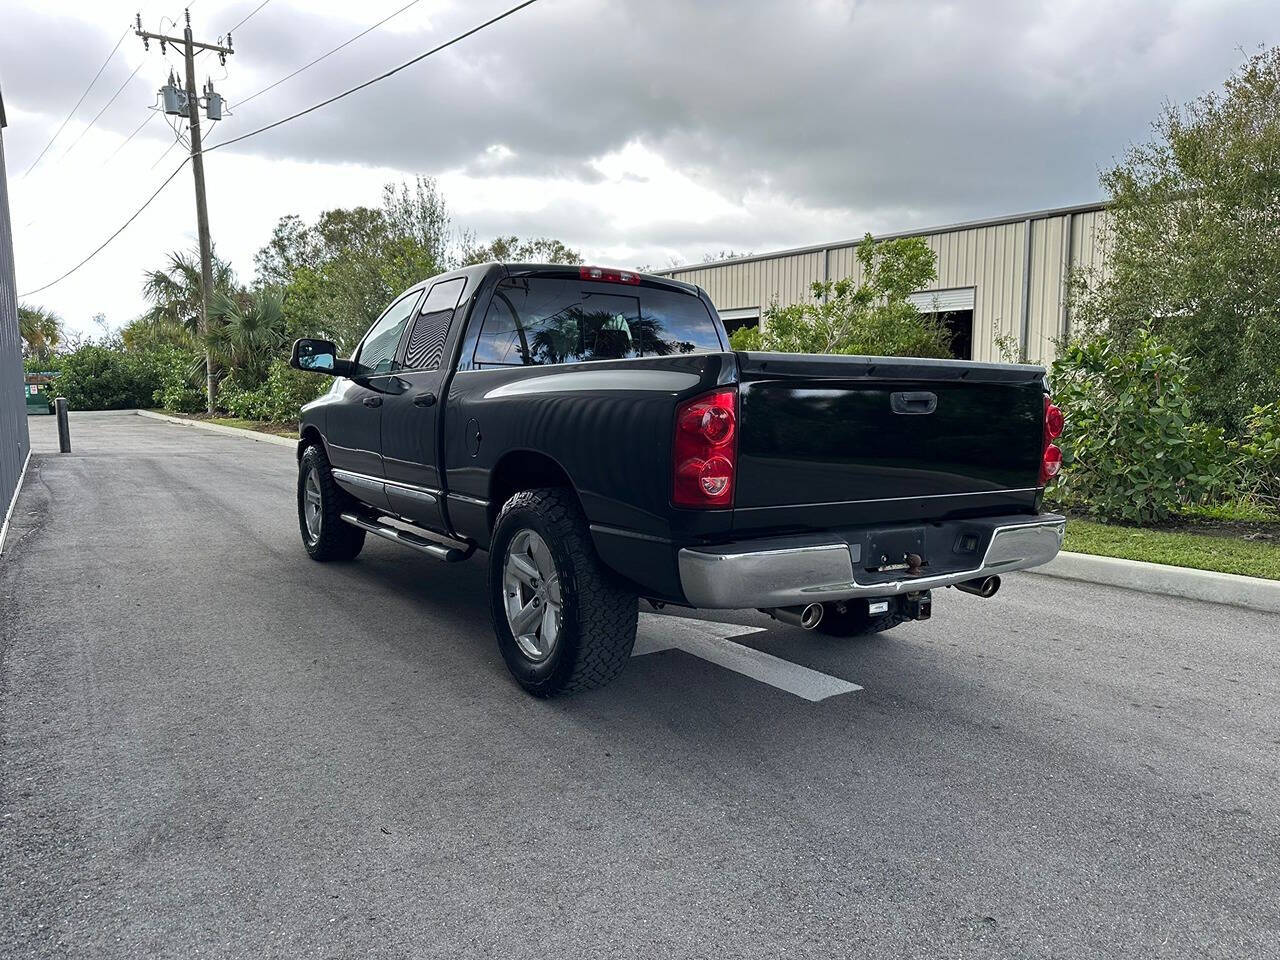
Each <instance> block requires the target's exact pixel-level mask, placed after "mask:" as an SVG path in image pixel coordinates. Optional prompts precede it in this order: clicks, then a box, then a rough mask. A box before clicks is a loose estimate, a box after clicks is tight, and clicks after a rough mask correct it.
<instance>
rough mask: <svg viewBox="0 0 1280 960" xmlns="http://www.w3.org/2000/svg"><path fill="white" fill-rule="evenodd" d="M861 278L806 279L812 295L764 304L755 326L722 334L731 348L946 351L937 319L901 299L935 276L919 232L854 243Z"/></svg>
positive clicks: (870, 352)
mask: <svg viewBox="0 0 1280 960" xmlns="http://www.w3.org/2000/svg"><path fill="white" fill-rule="evenodd" d="M858 262H859V263H860V264H861V266H862V271H861V273H862V280H861V281H860V282H858V283H855V282H854V281H853V280H852V279H851V278H845V279H841V280H835V281H823V282H818V283H814V284H813V285H812V293H813V302H812V303H797V304H792V305H791V306H788V307H780V306H778V305H777V304H776V303H775V304H773V305H772V306H770V307H769V309H768V310H767V311H765V315H764V324H763V326H762V327H743V328H742V329H740V330H735V331H734V333H733V335H732V336H731V337H730V338H729V343H730V345H731V346H732V347H733V349H734V350H775V351H778V352H781V353H834V354H855V355H856V354H861V355H870V356H891V357H946V356H950V353H949V350H948V344H949V336H948V334H947V331H946V329H945V328H944V327H943V326H942V325H941V324H940V323H938V321H937V319H936V318H934V317H931V316H925V315H924V314H922V313H920V311H919V310H917V309H916V308H915V306H914V305H913V304H912V303H911V301H909V300H908V299H907V297H908V296H909V295H910V294H911V292H912V291H913V290H918V289H919V288H921V287H925V286H928V285H929V284H930V283H932V282H933V280H934V279H935V278H936V277H937V272H936V269H935V257H934V254H933V251H932V250H930V249H929V245H928V244H926V243H925V242H924V240H922V239H921V238H919V237H906V238H902V239H898V240H884V241H881V242H879V243H876V242H875V241H874V240H872V239H871V237H870V235H868V236H867V238H866V239H865V240H863V241H862V243H860V244H859V245H858Z"/></svg>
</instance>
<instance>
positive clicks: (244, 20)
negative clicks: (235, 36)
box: [227, 0, 271, 34]
mask: <svg viewBox="0 0 1280 960" xmlns="http://www.w3.org/2000/svg"><path fill="white" fill-rule="evenodd" d="M270 2H271V0H262V2H261V3H260V4H258V5H257V6H256V7H254V8H253V9H252V10H250V11H249V15H248V16H246V17H245V18H244V19H243V20H241V21H240V22H239V23H237V24H236V25H235V26H234V27H232V28H231V29H230V30H228V31H227V33H228V34H231V33H233V32H234V31H236V30H239V29H240V28H241V27H243V26H244V25H245V24H246V23H248V22H249V21H250V20H252V19H253V15H254V14H255V13H257V12H258V11H259V10H261V9H262V8H263V7H265V6H266V5H267V4H268V3H270Z"/></svg>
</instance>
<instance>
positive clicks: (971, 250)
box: [658, 203, 1107, 363]
mask: <svg viewBox="0 0 1280 960" xmlns="http://www.w3.org/2000/svg"><path fill="white" fill-rule="evenodd" d="M1106 216H1107V215H1106V213H1105V212H1104V210H1103V208H1102V204H1098V203H1095V204H1084V205H1080V206H1074V207H1059V208H1057V209H1054V210H1040V211H1037V212H1035V213H1023V214H1018V215H1016V216H1009V217H1000V218H997V219H992V220H975V221H972V222H970V223H957V224H952V225H951V226H946V227H938V228H936V229H932V230H910V231H905V232H902V233H892V234H884V235H883V236H878V237H876V238H875V239H877V240H890V239H894V238H897V237H923V238H924V239H925V240H926V241H927V242H928V244H929V247H930V248H931V249H932V250H933V252H934V254H935V255H936V256H937V269H938V279H937V281H936V283H935V285H934V286H933V288H931V289H929V290H922V291H920V292H919V293H916V294H913V296H912V300H913V301H914V302H915V304H916V306H917V307H919V308H920V310H922V311H924V312H926V313H937V314H939V316H940V319H942V320H943V321H944V322H945V323H946V325H947V327H948V328H949V329H950V330H951V331H952V335H953V338H952V350H953V352H954V353H955V354H956V355H957V356H958V357H960V358H961V359H966V360H988V361H996V360H1000V359H1001V357H1000V351H999V349H998V348H997V346H996V340H997V338H1000V337H1011V338H1013V340H1014V341H1016V342H1017V343H1018V344H1019V346H1020V348H1021V350H1022V353H1023V355H1024V356H1025V357H1026V359H1027V360H1029V361H1031V362H1036V363H1040V362H1048V361H1050V360H1052V359H1053V341H1054V340H1055V339H1057V338H1058V337H1060V336H1062V335H1063V334H1064V333H1066V332H1067V331H1068V330H1069V329H1070V322H1071V318H1070V317H1069V316H1068V310H1067V287H1068V280H1069V278H1070V275H1071V271H1072V270H1073V269H1075V268H1076V267H1085V268H1094V269H1098V270H1102V269H1104V267H1105V251H1104V240H1103V235H1104V231H1103V229H1102V228H1103V226H1104V222H1105V219H1106ZM859 242H860V240H847V241H844V242H840V243H827V244H819V245H817V246H812V247H799V248H796V249H793V250H781V251H779V252H777V253H767V254H761V255H758V256H750V257H739V258H736V259H733V260H723V261H720V262H718V263H708V264H698V265H690V266H687V267H675V268H672V269H670V270H662V271H658V272H659V273H662V274H664V275H666V276H670V277H674V278H676V279H679V280H684V281H686V282H687V283H696V284H697V285H698V286H700V287H702V288H703V289H704V290H706V291H707V293H708V294H709V295H710V296H711V299H712V300H713V301H714V302H715V304H716V306H717V308H719V310H720V315H721V316H722V317H723V318H724V320H725V324H726V325H727V326H728V327H729V328H730V329H731V330H732V329H735V328H737V327H740V326H745V325H750V324H754V323H757V322H759V319H760V315H761V312H762V311H763V310H766V309H768V307H769V305H770V304H771V303H773V302H774V301H776V302H777V303H779V304H781V305H783V306H786V305H788V304H792V303H799V302H801V301H805V300H810V299H811V298H812V294H811V291H810V284H811V283H813V282H814V281H815V280H838V279H840V278H842V277H853V278H854V279H858V278H859V273H860V272H861V268H860V266H859V264H858V260H857V256H856V251H857V245H858V243H859Z"/></svg>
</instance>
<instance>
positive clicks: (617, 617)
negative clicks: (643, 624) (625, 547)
mask: <svg viewBox="0 0 1280 960" xmlns="http://www.w3.org/2000/svg"><path fill="white" fill-rule="evenodd" d="M489 597H490V613H491V614H492V617H493V630H494V633H495V634H496V635H497V638H498V649H499V650H500V651H501V652H502V658H503V660H505V661H506V664H507V668H508V669H509V670H510V671H511V674H512V676H514V677H515V678H516V682H517V683H519V684H520V686H522V687H523V688H524V689H525V690H527V691H528V692H529V693H531V694H533V695H534V696H538V697H551V696H555V695H556V694H560V693H572V692H576V691H579V690H589V689H592V688H594V687H601V686H604V685H605V684H607V683H608V682H609V681H611V680H612V679H613V678H614V677H616V676H617V675H618V674H619V673H620V672H622V668H623V667H624V666H626V664H627V661H628V660H629V659H630V658H631V649H632V647H633V646H634V645H635V640H636V621H637V618H638V616H639V603H638V600H637V596H636V593H635V592H634V591H633V590H630V589H629V588H628V587H627V586H626V585H625V584H623V583H622V582H620V581H619V579H618V578H617V576H616V575H614V574H613V573H612V572H611V571H609V570H608V569H606V568H605V567H604V565H603V564H602V563H601V562H600V559H599V557H597V556H596V552H595V547H594V545H593V544H592V542H591V534H590V533H589V531H588V530H587V522H586V518H585V517H584V516H583V515H582V510H581V508H579V506H578V503H577V500H576V498H575V497H574V496H573V494H572V493H571V492H570V491H568V490H565V489H562V488H548V489H540V490H524V491H521V492H519V493H517V494H515V495H514V496H513V497H512V498H511V499H510V500H508V501H507V502H506V503H505V504H504V505H503V507H502V512H501V513H500V514H499V515H498V522H497V523H496V524H495V525H494V532H493V541H492V543H491V544H490V547H489Z"/></svg>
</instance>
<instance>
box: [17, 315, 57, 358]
mask: <svg viewBox="0 0 1280 960" xmlns="http://www.w3.org/2000/svg"><path fill="white" fill-rule="evenodd" d="M18 333H19V336H21V337H22V344H23V346H22V353H23V355H24V356H28V357H39V358H40V359H41V360H47V359H48V358H49V354H50V353H52V352H53V351H54V349H55V348H56V347H57V346H58V344H60V343H61V342H62V318H61V317H59V316H58V315H57V314H56V313H54V312H53V311H52V310H48V309H46V308H45V307H32V306H27V305H26V304H20V305H19V306H18Z"/></svg>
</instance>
